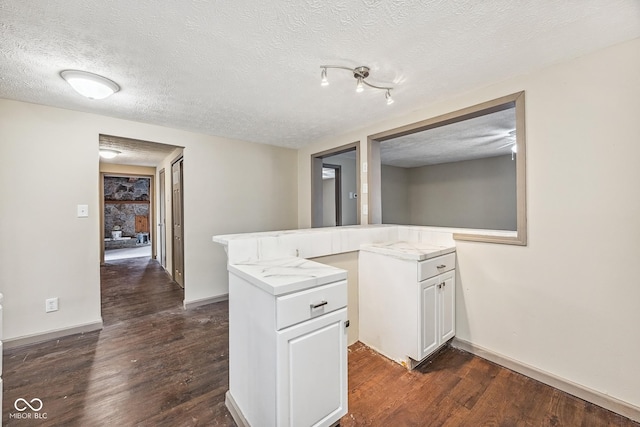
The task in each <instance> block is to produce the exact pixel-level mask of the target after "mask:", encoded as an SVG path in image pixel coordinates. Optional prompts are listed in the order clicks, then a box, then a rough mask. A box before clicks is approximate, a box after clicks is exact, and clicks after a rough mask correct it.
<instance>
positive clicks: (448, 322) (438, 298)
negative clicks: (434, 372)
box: [418, 272, 456, 361]
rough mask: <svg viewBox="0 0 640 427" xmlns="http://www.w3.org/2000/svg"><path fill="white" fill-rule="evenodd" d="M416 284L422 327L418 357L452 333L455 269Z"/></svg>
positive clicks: (432, 349)
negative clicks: (418, 288)
mask: <svg viewBox="0 0 640 427" xmlns="http://www.w3.org/2000/svg"><path fill="white" fill-rule="evenodd" d="M419 286H420V308H421V309H420V325H421V331H420V346H419V348H420V351H419V354H418V361H419V360H422V359H424V358H425V357H427V356H429V355H430V354H431V353H433V352H434V351H435V350H436V349H438V347H440V346H441V345H442V344H444V343H446V342H447V341H449V340H450V339H451V338H453V336H454V335H455V332H456V330H455V292H456V289H455V272H448V273H445V274H441V275H438V276H435V277H432V278H430V279H427V280H423V281H422V282H420V283H419Z"/></svg>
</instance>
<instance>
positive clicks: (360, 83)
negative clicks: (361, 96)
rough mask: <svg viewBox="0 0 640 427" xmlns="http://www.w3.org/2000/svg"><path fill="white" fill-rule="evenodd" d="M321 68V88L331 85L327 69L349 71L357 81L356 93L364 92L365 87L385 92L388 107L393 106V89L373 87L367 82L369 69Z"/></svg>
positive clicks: (339, 66) (324, 66) (337, 66)
mask: <svg viewBox="0 0 640 427" xmlns="http://www.w3.org/2000/svg"><path fill="white" fill-rule="evenodd" d="M320 68H322V72H321V73H320V79H321V81H320V85H321V86H328V85H329V80H327V68H337V69H340V70H347V71H350V72H351V73H353V77H354V78H355V79H356V80H357V83H356V92H362V91H363V90H364V86H365V85H367V86H369V87H371V88H374V89H380V90H384V91H385V94H384V97H385V98H386V100H387V105H391V104H393V98H392V97H391V91H392V90H393V88H392V87H387V86H376V85H372V84H371V83H369V82H367V81H366V80H365V79H366V78H367V77H369V71H370V68H369V67H365V66H361V67H356V68H349V67H343V66H341V65H321V66H320Z"/></svg>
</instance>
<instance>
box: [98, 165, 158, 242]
mask: <svg viewBox="0 0 640 427" xmlns="http://www.w3.org/2000/svg"><path fill="white" fill-rule="evenodd" d="M149 187H150V179H149V178H134V177H131V178H127V177H110V176H107V177H105V178H104V237H106V238H109V237H111V231H112V230H113V229H114V227H120V229H121V230H122V237H135V235H136V215H144V216H146V217H147V220H148V223H149V225H151V221H150V216H149ZM123 201H134V202H136V203H122V202H123ZM109 202H117V203H109ZM140 202H147V203H140Z"/></svg>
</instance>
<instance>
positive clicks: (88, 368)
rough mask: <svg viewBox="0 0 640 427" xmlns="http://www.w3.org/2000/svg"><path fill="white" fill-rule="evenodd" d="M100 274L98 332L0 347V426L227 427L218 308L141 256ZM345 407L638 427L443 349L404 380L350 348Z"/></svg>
mask: <svg viewBox="0 0 640 427" xmlns="http://www.w3.org/2000/svg"><path fill="white" fill-rule="evenodd" d="M101 273H102V315H103V320H104V324H105V327H104V329H103V330H102V331H100V332H94V333H89V334H83V335H74V336H70V337H65V338H62V339H59V340H53V341H50V342H46V343H41V344H35V345H31V346H26V347H22V348H16V349H11V350H7V351H5V354H4V359H3V360H4V375H3V379H4V402H3V414H4V425H5V426H32V425H34V426H36V425H37V426H54V425H56V426H58V425H60V426H83V427H84V426H112V425H119V426H132V425H143V426H234V425H235V424H234V423H233V420H232V419H231V416H230V415H229V412H228V411H227V409H226V408H225V406H224V393H225V392H226V390H227V387H228V378H227V376H228V335H227V331H228V311H227V304H226V303H218V304H210V305H208V306H204V307H200V308H197V309H194V310H189V311H184V310H183V309H182V299H183V294H182V290H181V289H180V288H179V287H178V286H177V285H176V284H175V283H174V282H172V281H171V280H170V278H169V277H168V276H167V275H166V274H165V273H164V271H163V270H162V269H161V268H160V267H159V265H158V264H157V263H156V262H155V261H149V260H148V259H140V258H138V259H129V260H122V261H112V262H111V263H110V264H108V265H107V266H105V267H103V268H102V269H101ZM20 397H23V398H27V399H31V398H34V397H38V398H40V399H41V400H42V401H43V404H44V407H43V409H42V410H41V413H46V414H47V419H46V420H17V419H10V418H9V413H11V412H13V413H15V412H16V411H15V409H14V408H13V403H14V401H15V400H16V399H18V398H20ZM349 410H350V411H349V413H348V414H347V415H346V416H345V417H344V418H343V419H342V421H341V425H342V426H343V427H348V426H393V427H395V426H442V425H447V426H635V427H639V426H640V424H638V423H633V422H632V421H630V420H628V419H626V418H623V417H621V416H619V415H617V414H614V413H612V412H609V411H606V410H604V409H602V408H599V407H597V406H594V405H591V404H587V403H586V402H584V401H582V400H580V399H577V398H574V397H572V396H569V395H567V394H565V393H562V392H560V391H558V390H555V389H553V388H551V387H548V386H545V385H544V384H541V383H539V382H537V381H534V380H532V379H529V378H527V377H524V376H522V375H519V374H516V373H514V372H512V371H509V370H507V369H504V368H501V367H499V366H497V365H494V364H492V363H490V362H487V361H485V360H483V359H480V358H478V357H475V356H472V355H470V354H468V353H465V352H462V351H459V350H455V349H452V348H447V349H445V350H444V351H443V352H441V353H440V354H439V355H438V356H437V357H436V358H434V359H433V360H432V361H431V362H429V363H426V364H424V365H423V366H421V367H419V368H418V369H416V370H414V371H411V372H409V371H407V370H406V369H404V368H403V367H401V366H400V365H397V364H395V363H393V362H391V361H389V360H388V359H385V358H384V357H382V356H380V355H378V354H377V353H375V352H374V351H372V350H371V349H369V348H367V347H366V346H363V345H361V344H355V345H353V346H351V348H350V351H349ZM256 427H260V426H256ZM296 427H298V426H296Z"/></svg>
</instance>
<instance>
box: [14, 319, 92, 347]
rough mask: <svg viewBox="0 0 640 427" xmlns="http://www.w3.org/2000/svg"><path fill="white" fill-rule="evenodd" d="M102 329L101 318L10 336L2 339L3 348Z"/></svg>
mask: <svg viewBox="0 0 640 427" xmlns="http://www.w3.org/2000/svg"><path fill="white" fill-rule="evenodd" d="M101 329H102V319H100V320H98V321H95V322H91V323H85V324H83V325H78V326H73V327H71V328H63V329H55V330H52V331H48V332H43V333H38V334H33V335H25V336H22V337H17V338H11V339H8V340H3V344H4V348H5V349H9V348H15V347H22V346H25V345H29V344H35V343H39V342H43V341H49V340H53V339H56V338H62V337H66V336H69V335H75V334H84V333H87V332H93V331H99V330H101Z"/></svg>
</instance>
